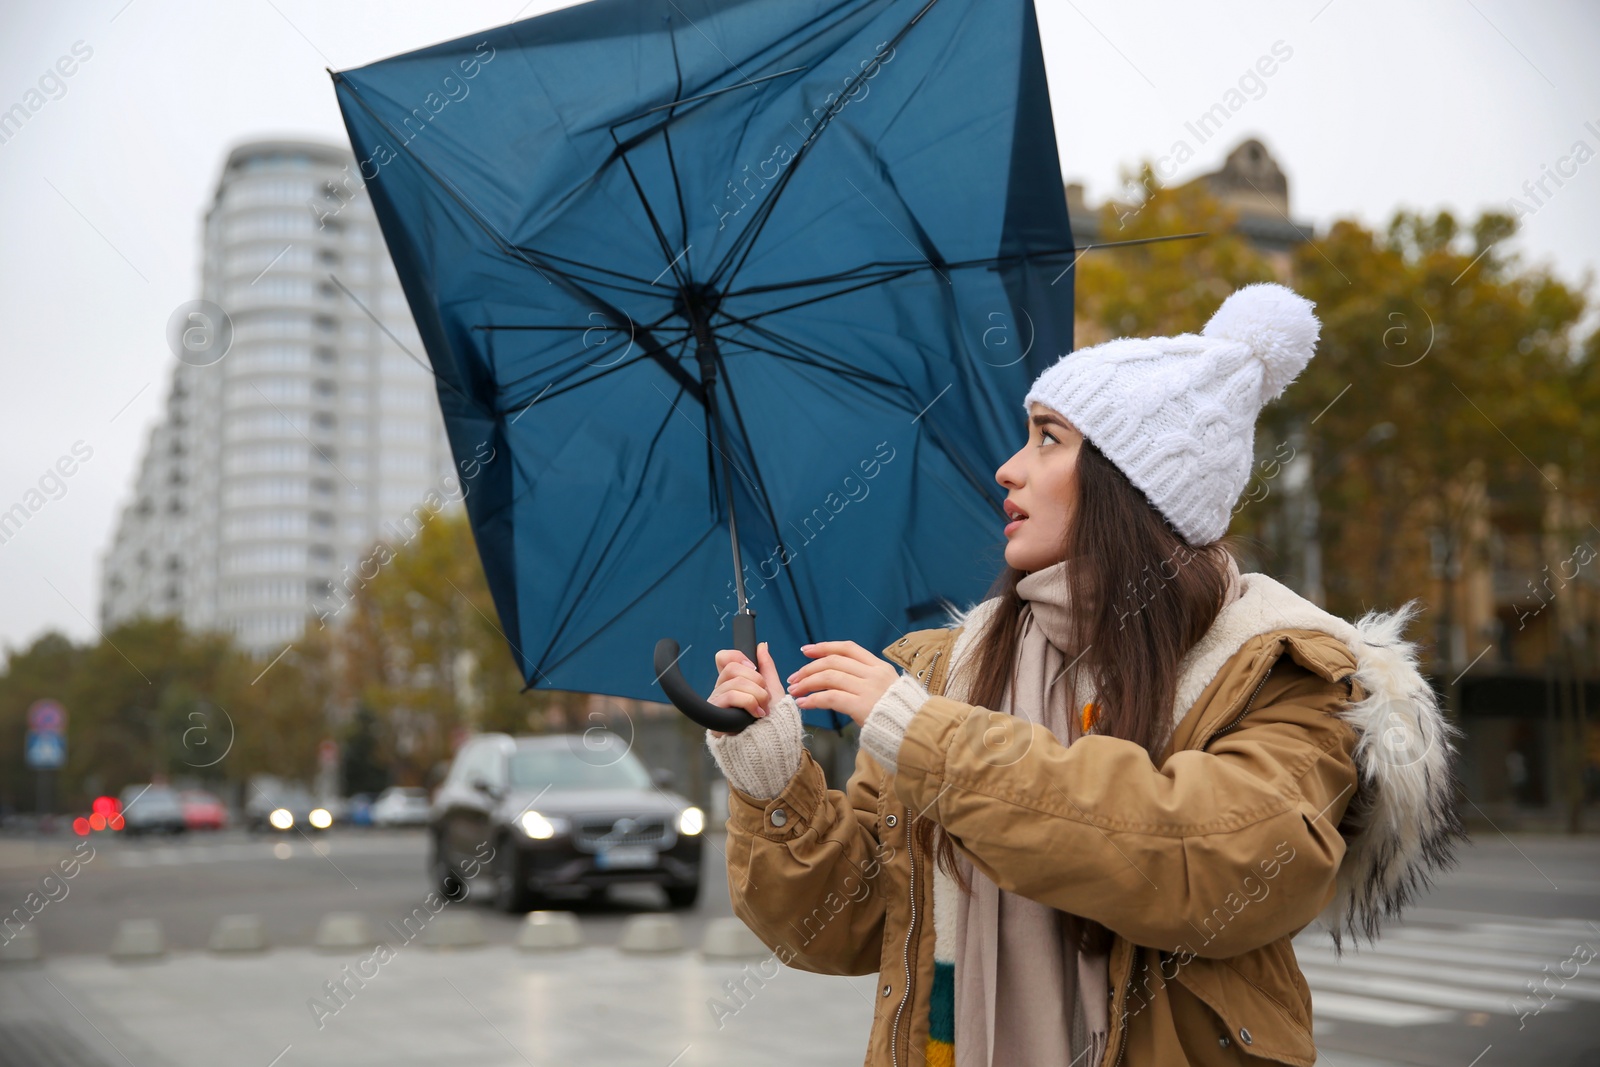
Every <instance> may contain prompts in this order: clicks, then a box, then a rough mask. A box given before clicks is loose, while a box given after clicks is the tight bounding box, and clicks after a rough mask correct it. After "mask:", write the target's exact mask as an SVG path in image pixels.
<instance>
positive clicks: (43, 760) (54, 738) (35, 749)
mask: <svg viewBox="0 0 1600 1067" xmlns="http://www.w3.org/2000/svg"><path fill="white" fill-rule="evenodd" d="M27 760H28V766H29V767H32V768H34V769H35V770H53V769H54V768H57V767H60V766H61V765H62V764H64V763H66V762H67V739H66V738H64V737H62V736H61V735H60V734H58V733H53V732H48V733H47V732H43V731H39V730H30V731H29V732H28V744H27Z"/></svg>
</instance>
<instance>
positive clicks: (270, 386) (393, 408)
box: [101, 141, 460, 652]
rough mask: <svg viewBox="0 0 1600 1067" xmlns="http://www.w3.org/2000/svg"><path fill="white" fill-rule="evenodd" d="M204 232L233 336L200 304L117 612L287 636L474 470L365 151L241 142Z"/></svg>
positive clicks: (133, 508) (135, 514) (123, 528)
mask: <svg viewBox="0 0 1600 1067" xmlns="http://www.w3.org/2000/svg"><path fill="white" fill-rule="evenodd" d="M204 240H205V255H204V263H203V267H202V274H203V277H202V280H201V294H202V297H203V299H204V300H205V301H209V302H210V303H211V304H215V305H217V306H219V307H220V308H222V309H223V310H224V311H225V312H226V314H227V317H228V320H229V321H230V322H231V326H232V342H231V345H230V347H229V348H228V349H227V351H226V354H225V355H223V356H222V357H221V358H220V359H215V356H214V352H215V349H210V350H208V349H207V348H206V341H207V336H206V335H205V332H204V331H205V329H206V326H205V322H204V320H203V319H195V320H193V321H194V322H195V326H194V329H195V330H196V331H197V332H196V333H194V334H193V335H192V336H193V337H194V338H196V339H198V341H199V348H198V349H197V350H196V351H195V352H193V353H191V354H187V355H186V356H185V357H184V358H183V359H175V360H174V363H173V368H174V369H173V375H172V382H171V388H170V392H169V393H168V397H167V407H166V414H165V418H164V419H163V421H162V422H161V423H160V424H159V425H157V426H156V427H155V428H154V429H153V430H152V431H151V434H150V438H149V444H148V447H147V451H146V454H145V456H144V457H143V460H142V462H141V465H140V468H139V474H138V477H137V480H136V483H135V488H134V494H133V499H132V500H131V501H130V502H129V503H128V504H127V505H126V506H125V508H124V509H123V511H122V514H121V517H120V520H119V523H118V526H117V530H116V533H115V535H114V538H113V541H112V544H111V546H110V548H109V549H108V551H107V552H106V556H105V559H104V571H103V575H102V597H101V618H102V620H103V622H104V624H105V625H106V626H107V627H108V628H109V627H111V626H115V625H117V624H118V623H120V622H123V621H124V620H127V619H130V618H133V617H136V616H138V615H141V614H145V615H176V616H179V617H181V618H182V619H183V621H184V622H185V623H186V624H187V625H188V626H190V627H193V628H197V629H220V630H225V631H228V632H230V633H232V634H234V635H235V636H236V637H237V638H238V640H239V641H240V642H241V643H242V644H244V645H245V646H247V647H249V648H252V649H254V650H257V651H261V652H272V651H275V650H277V649H281V648H282V647H283V646H284V645H286V644H288V643H290V642H292V641H294V640H295V639H297V638H298V637H299V636H300V635H301V634H302V633H303V632H304V629H305V626H306V624H307V620H308V618H310V619H311V620H312V624H313V625H316V624H317V622H316V620H317V619H319V618H321V619H323V620H329V619H333V618H337V617H339V615H340V613H341V610H342V605H344V604H345V603H347V602H348V600H349V597H350V595H351V591H353V590H354V589H355V588H356V587H357V586H358V585H359V584H360V577H358V573H359V572H361V571H362V570H365V572H366V573H365V576H366V577H371V576H372V569H371V567H370V566H368V567H366V568H362V567H361V566H360V561H361V560H362V559H363V558H365V557H367V556H368V555H369V553H370V549H371V548H372V546H373V545H374V543H375V542H378V541H382V542H384V543H385V544H387V545H389V546H390V547H391V548H392V549H399V548H400V547H401V546H402V544H403V543H404V542H405V541H406V540H408V539H409V538H410V537H412V536H414V535H415V532H416V530H417V528H418V527H419V525H420V520H421V519H422V518H423V517H424V516H426V515H427V514H428V513H429V512H430V511H432V510H435V509H437V508H439V507H440V506H441V505H442V506H443V507H454V506H456V501H457V500H458V499H459V497H460V483H459V482H458V481H456V480H455V479H454V478H453V477H451V474H452V471H453V469H454V464H453V463H452V459H451V455H450V449H449V445H448V443H447V441H446V438H445V434H444V424H443V420H442V418H441V416H440V414H439V404H438V399H437V395H436V393H435V387H434V383H433V378H432V373H431V371H430V370H429V369H428V367H427V355H426V353H425V352H424V351H423V349H422V345H421V341H420V340H419V338H418V336H417V332H416V328H415V326H414V325H413V324H412V320H411V314H410V311H409V309H408V308H407V305H406V301H405V297H404V295H403V293H402V292H401V289H400V283H399V280H398V278H397V277H396V276H395V272H394V267H393V265H392V263H391V262H390V259H389V253H388V249H387V248H386V247H385V245H384V241H383V236H382V234H381V232H380V231H379V228H378V223H377V219H376V218H375V216H374V215H373V212H372V205H371V202H370V200H369V198H368V196H367V194H366V192H365V190H364V189H363V188H362V181H361V177H360V174H359V171H358V169H357V167H356V161H355V157H354V156H353V155H352V154H351V153H350V152H349V150H348V149H346V148H343V147H340V146H336V145H331V144H322V143H317V142H302V141H261V142H255V143H250V144H245V145H241V146H239V147H238V148H236V149H234V150H233V151H232V152H231V153H230V154H229V156H228V160H227V163H226V165H225V167H224V169H223V174H222V179H221V181H220V182H219V183H218V186H217V193H216V199H215V201H214V203H213V204H212V206H211V208H210V210H209V211H208V212H207V214H206V220H205V238H204ZM345 290H348V292H346V291H345ZM358 301H359V303H358ZM362 305H364V306H365V310H363V307H362ZM202 314H203V313H202ZM391 335H392V336H391ZM213 359H215V361H214V362H213V361H212V360H213Z"/></svg>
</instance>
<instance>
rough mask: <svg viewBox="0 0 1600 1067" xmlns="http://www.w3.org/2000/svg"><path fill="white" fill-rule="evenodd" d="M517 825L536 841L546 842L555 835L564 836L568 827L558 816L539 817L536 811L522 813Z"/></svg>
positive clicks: (566, 822) (564, 820)
mask: <svg viewBox="0 0 1600 1067" xmlns="http://www.w3.org/2000/svg"><path fill="white" fill-rule="evenodd" d="M517 824H518V825H519V826H521V827H522V832H523V833H525V834H527V835H528V836H529V837H531V838H533V839H534V840H536V841H547V840H549V839H550V838H552V837H554V836H556V835H557V834H564V833H566V832H567V827H568V826H569V825H570V823H568V821H567V820H566V819H564V818H562V817H561V816H559V815H540V814H539V813H538V812H536V811H525V812H523V813H522V815H521V816H520V817H518V819H517Z"/></svg>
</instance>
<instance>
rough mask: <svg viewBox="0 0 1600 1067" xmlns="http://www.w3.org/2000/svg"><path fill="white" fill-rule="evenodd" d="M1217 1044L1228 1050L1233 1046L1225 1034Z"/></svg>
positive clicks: (1218, 1039)
mask: <svg viewBox="0 0 1600 1067" xmlns="http://www.w3.org/2000/svg"><path fill="white" fill-rule="evenodd" d="M1217 1044H1218V1045H1219V1046H1221V1047H1222V1048H1227V1047H1228V1046H1229V1045H1230V1044H1232V1042H1230V1041H1229V1040H1228V1035H1227V1034H1223V1035H1222V1036H1221V1037H1219V1038H1217Z"/></svg>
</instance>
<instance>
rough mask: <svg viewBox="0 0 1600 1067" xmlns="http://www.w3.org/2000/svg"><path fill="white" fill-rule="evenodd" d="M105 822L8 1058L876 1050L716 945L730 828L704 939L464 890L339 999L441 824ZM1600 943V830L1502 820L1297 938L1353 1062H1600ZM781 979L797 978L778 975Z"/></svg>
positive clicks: (162, 1060) (374, 1059) (60, 845)
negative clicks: (357, 932)
mask: <svg viewBox="0 0 1600 1067" xmlns="http://www.w3.org/2000/svg"><path fill="white" fill-rule="evenodd" d="M97 838H98V839H96V840H95V841H94V846H95V853H94V855H93V857H92V858H91V859H89V860H88V861H87V862H85V863H84V864H83V866H82V867H81V869H80V870H79V871H78V873H77V875H76V876H75V877H74V878H73V879H71V880H70V881H68V882H65V883H64V884H65V885H67V886H68V887H69V891H68V892H67V894H66V895H65V896H61V895H60V893H59V891H57V893H56V895H57V896H58V897H59V899H57V900H53V901H51V902H50V903H48V904H47V905H45V906H44V907H43V908H42V910H40V912H39V914H38V915H37V916H36V917H35V918H34V919H33V920H32V921H33V923H34V924H36V929H37V931H38V933H39V940H40V944H41V947H42V953H43V957H44V959H43V962H42V963H41V964H15V965H10V966H7V967H5V968H3V969H0V1065H6V1067H9V1065H11V1064H23V1063H26V1064H39V1063H63V1064H65V1063H71V1064H83V1065H85V1067H102V1065H105V1064H116V1063H133V1064H137V1065H138V1067H147V1065H172V1067H188V1065H190V1064H195V1065H199V1064H216V1063H223V1062H226V1063H230V1064H233V1063H242V1064H260V1065H262V1067H266V1065H268V1064H273V1065H275V1067H291V1065H294V1064H320V1063H327V1064H334V1063H338V1064H363V1063H372V1064H378V1063H383V1064H397V1063H418V1064H420V1063H424V1062H428V1063H436V1062H439V1061H440V1060H441V1059H447V1058H470V1059H471V1060H472V1062H474V1063H485V1064H489V1063H506V1064H515V1063H532V1064H541V1065H542V1064H544V1063H552V1064H553V1063H570V1062H574V1060H581V1061H582V1062H586V1063H605V1064H609V1063H618V1064H620V1063H644V1064H652V1063H659V1064H663V1065H665V1064H668V1063H673V1062H677V1063H681V1064H685V1065H688V1064H721V1063H729V1064H732V1063H748V1062H757V1061H763V1060H764V1057H763V1056H762V1055H761V1054H762V1053H764V1052H765V1053H769V1054H770V1058H771V1061H772V1062H777V1061H778V1059H779V1058H781V1059H782V1061H783V1062H785V1063H817V1064H824V1063H828V1064H832V1063H841V1062H844V1063H848V1062H854V1061H855V1060H857V1059H858V1058H859V1056H860V1054H861V1051H862V1049H863V1048H864V1042H865V1036H866V1030H867V1027H868V1025H869V1023H870V1020H871V1015H872V1007H873V1002H872V1000H871V996H870V994H871V992H872V989H873V985H874V983H873V982H872V981H871V980H870V978H868V977H857V978H838V977H832V976H821V975H811V974H806V973H803V972H798V971H791V970H789V969H787V968H781V969H780V968H779V967H778V965H777V963H776V961H775V960H773V959H770V958H769V959H768V960H766V961H765V963H763V962H762V961H761V960H759V959H756V960H751V961H744V962H739V961H715V960H706V959H704V958H702V957H701V956H700V953H699V952H698V949H699V946H700V944H701V938H702V935H703V932H704V928H705V925H706V923H707V922H708V921H709V920H711V919H713V918H715V917H718V916H725V915H729V914H731V911H730V908H729V905H728V896H727V888H726V875H725V869H724V867H723V865H722V858H721V848H722V837H721V835H720V834H718V835H713V836H712V837H711V838H710V839H709V840H708V843H710V844H712V845H714V846H715V847H712V848H709V849H708V850H707V851H706V857H707V862H706V871H705V883H704V885H705V888H704V892H703V894H702V898H701V901H700V903H699V905H698V906H697V907H696V908H694V909H692V910H690V911H685V912H677V913H675V914H677V915H678V917H679V919H680V921H681V922H682V924H683V928H684V929H683V939H684V945H685V950H684V951H679V952H668V953H660V954H651V955H639V954H626V955H624V954H622V953H620V952H619V951H618V950H617V948H616V941H617V937H618V935H619V933H620V931H621V928H622V926H623V924H624V923H625V922H626V920H627V919H628V918H629V917H630V916H632V915H636V914H640V913H644V912H658V911H665V910H666V901H665V898H664V897H661V896H660V895H659V894H658V892H657V891H656V890H655V889H653V888H651V887H636V888H632V889H627V890H614V891H613V893H612V895H611V897H610V898H609V899H607V900H605V901H595V902H592V903H587V904H585V903H576V904H574V905H573V906H572V910H573V911H575V912H576V913H577V914H578V916H579V921H580V923H581V926H582V929H583V934H584V939H585V945H584V947H582V948H580V949H577V950H572V951H567V952H557V953H528V952H519V951H517V950H516V949H515V948H513V947H512V945H513V942H514V940H515V936H516V932H517V929H518V926H519V920H518V919H516V918H515V917H512V916H506V915H501V914H499V913H497V912H495V911H492V910H491V909H488V908H485V907H481V906H473V905H462V907H466V908H470V910H471V913H472V914H473V915H475V916H476V917H477V918H478V919H479V920H480V921H481V923H482V924H483V926H484V929H485V934H486V940H487V942H488V943H487V945H486V946H485V947H481V948H470V949H462V950H457V951H449V950H439V949H433V948H422V947H417V948H410V947H407V948H403V949H401V950H400V951H398V952H397V954H396V959H395V960H394V961H393V962H392V963H390V964H388V965H386V966H385V967H384V968H383V970H382V972H381V973H382V977H381V978H380V979H375V980H369V983H370V985H371V987H372V988H371V992H370V993H368V992H367V987H366V986H362V987H361V989H360V991H359V992H357V993H356V994H355V996H354V997H353V998H352V999H351V1000H350V1002H349V1003H348V1004H346V1005H344V1008H348V1009H349V1010H348V1011H345V1010H343V1009H341V1010H340V1011H339V1012H337V1013H336V1015H335V1017H324V1018H322V1019H320V1020H318V1019H317V1017H316V1014H315V1013H314V1012H313V1011H311V1010H309V1008H308V1002H309V1000H310V999H311V998H313V997H323V998H324V999H326V994H325V992H324V988H323V986H324V983H325V982H327V981H329V980H331V979H338V978H340V976H341V967H342V966H343V965H344V964H346V963H353V962H355V961H356V960H357V959H359V958H360V957H361V956H363V955H364V953H359V952H345V953H342V954H341V953H330V952H326V951H318V950H315V949H313V948H312V947H311V944H312V938H313V934H314V932H315V930H316V926H317V923H318V921H319V920H320V919H321V917H322V916H323V915H325V914H327V913H329V912H340V911H343V912H348V911H357V912H362V913H364V914H366V915H367V916H368V917H369V918H371V919H372V921H373V922H374V923H376V924H380V926H381V924H383V923H384V922H386V921H389V920H394V921H398V920H399V919H400V918H402V917H403V916H405V915H408V914H409V913H410V912H411V910H412V909H413V908H415V907H417V906H419V904H420V903H421V901H422V899H423V897H424V896H425V895H426V894H427V892H428V889H429V885H428V882H427V879H426V877H425V875H424V873H423V865H424V861H425V858H426V845H425V841H424V838H423V836H422V835H421V834H420V833H416V832H402V833H391V834H385V833H356V832H348V831H341V832H336V833H333V834H330V835H328V836H327V837H326V839H320V840H319V841H318V842H308V841H307V840H305V839H304V838H300V837H298V836H297V835H289V836H288V837H284V838H272V839H265V838H249V837H246V836H245V835H242V834H222V835H213V836H199V837H197V836H195V835H189V837H187V838H185V839H180V840H177V841H172V842H169V841H167V840H165V839H163V840H159V841H121V840H115V839H111V838H109V837H107V836H106V835H97ZM73 844H74V842H73V841H71V840H67V839H62V840H59V841H51V842H42V843H34V842H28V841H21V840H17V839H8V840H5V841H3V842H0V893H3V894H4V898H3V899H5V900H6V901H8V902H14V903H16V904H20V903H21V901H22V900H23V899H25V898H26V896H27V894H28V893H30V892H32V891H34V890H36V889H37V888H38V885H39V880H40V878H41V877H42V876H43V875H44V873H45V872H46V869H47V867H48V866H49V865H50V864H53V863H55V862H56V861H58V860H59V859H61V858H64V857H65V856H67V855H69V854H70V852H71V847H72V845H73ZM240 913H254V914H258V915H260V916H261V917H262V918H263V920H264V923H265V927H266V931H267V936H268V940H269V944H270V945H271V948H270V950H269V951H267V952H266V953H260V954H253V955H241V956H236V957H222V956H218V955H215V954H211V953H208V952H207V951H206V944H207V939H208V937H209V935H210V932H211V928H212V926H213V925H214V923H215V922H216V920H217V919H218V918H219V917H221V916H223V915H229V914H240ZM135 918H150V919H156V920H157V921H159V922H160V924H161V926H162V928H163V931H164V933H165V935H166V941H167V949H168V955H167V957H166V958H164V959H161V960H156V961H151V962H148V963H138V964H129V963H114V962H112V961H111V960H110V959H109V958H108V956H107V953H108V950H109V947H110V944H111V940H112V937H113V934H114V932H115V929H116V926H117V923H118V922H119V921H120V920H122V919H135ZM1597 949H1600V839H1596V838H1592V837H1590V838H1580V839H1568V838H1556V837H1538V836H1532V835H1518V836H1516V837H1515V838H1514V839H1508V838H1506V837H1504V836H1501V835H1498V834H1489V835H1480V836H1479V837H1478V838H1477V839H1476V841H1475V844H1474V846H1473V847H1472V848H1471V849H1469V850H1468V851H1467V853H1466V855H1465V857H1464V862H1463V864H1462V867H1461V869H1460V870H1459V871H1457V872H1455V873H1454V874H1453V875H1452V876H1451V877H1450V878H1449V879H1448V880H1447V882H1446V883H1445V884H1443V885H1441V886H1440V887H1439V888H1438V889H1436V890H1435V891H1434V892H1433V893H1431V894H1430V895H1429V896H1428V897H1427V899H1426V900H1425V901H1424V902H1423V903H1422V904H1421V905H1420V906H1418V907H1417V908H1415V909H1414V910H1413V911H1412V912H1411V913H1410V914H1409V915H1408V916H1407V922H1406V923H1405V924H1404V926H1403V927H1397V928H1395V929H1394V930H1393V931H1392V932H1391V933H1390V934H1389V936H1387V937H1386V938H1385V939H1384V940H1383V942H1381V943H1380V945H1379V946H1377V947H1376V948H1375V949H1369V950H1367V951H1363V952H1359V953H1348V952H1347V953H1346V956H1345V958H1344V959H1343V960H1338V959H1336V958H1335V957H1334V956H1333V954H1332V952H1331V950H1329V949H1328V948H1327V947H1326V942H1325V941H1323V940H1322V939H1320V938H1315V937H1312V936H1310V935H1302V937H1301V938H1300V939H1299V941H1298V942H1297V951H1298V954H1299V957H1300V961H1301V965H1302V967H1303V969H1304V970H1305V973H1306V976H1307V979H1308V981H1309V983H1310V985H1311V988H1312V990H1313V998H1314V1002H1315V1006H1316V1008H1315V1010H1316V1016H1317V1040H1318V1045H1319V1048H1320V1050H1321V1052H1322V1061H1321V1062H1323V1063H1325V1064H1327V1065H1330V1067H1374V1065H1383V1064H1416V1065H1428V1067H1435V1065H1437V1067H1465V1065H1466V1064H1469V1063H1475V1064H1477V1065H1478V1067H1489V1065H1493V1064H1512V1063H1515V1064H1549V1065H1552V1067H1554V1065H1560V1067H1569V1065H1572V1064H1586V1063H1593V1062H1596V1061H1595V1059H1594V1057H1595V1056H1597V1055H1600V1036H1597V1034H1596V1028H1595V1026H1594V1023H1593V1019H1594V1016H1595V1010H1594V1005H1595V1003H1596V1002H1597V1001H1600V972H1597V971H1596V970H1595V967H1594V964H1593V963H1592V962H1591V961H1592V960H1593V958H1594V956H1595V954H1596V950H1597ZM775 974H776V975H777V976H776V977H774V975H775ZM752 976H755V977H752ZM760 976H764V977H765V979H766V981H767V982H771V983H773V988H774V989H775V990H782V995H781V996H780V997H763V996H761V995H760V993H761V992H762V991H764V990H763V989H762V985H763V983H762V982H761V978H760ZM735 978H741V980H742V981H744V982H745V988H747V989H751V990H755V991H756V993H755V995H754V996H750V997H748V998H746V999H736V998H733V997H730V996H729V993H728V987H726V986H725V985H724V984H723V983H725V982H727V981H729V980H732V979H735ZM1530 983H1531V984H1532V986H1533V987H1536V988H1537V990H1538V995H1535V993H1534V992H1532V991H1531V989H1530ZM326 1002H327V1003H332V1004H334V1005H335V1006H338V1002H337V1001H326ZM718 1004H720V1005H721V1007H720V1009H719V1008H718V1007H717V1005H718ZM818 1018H827V1019H829V1021H830V1025H828V1026H826V1027H818V1026H817V1025H816V1020H817V1019H818ZM319 1021H320V1022H321V1024H322V1025H320V1026H319V1025H318V1022H319ZM680 1056H681V1059H678V1058H677V1057H680ZM274 1057H279V1059H276V1060H275V1059H274Z"/></svg>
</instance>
